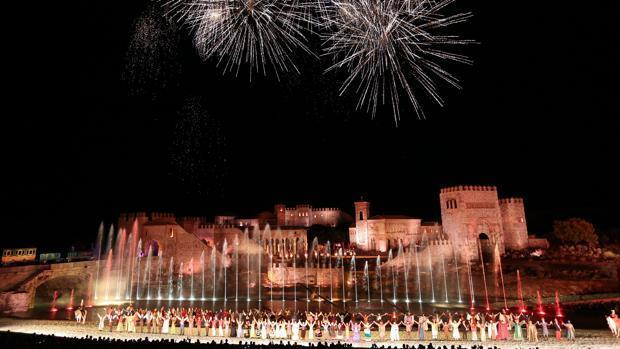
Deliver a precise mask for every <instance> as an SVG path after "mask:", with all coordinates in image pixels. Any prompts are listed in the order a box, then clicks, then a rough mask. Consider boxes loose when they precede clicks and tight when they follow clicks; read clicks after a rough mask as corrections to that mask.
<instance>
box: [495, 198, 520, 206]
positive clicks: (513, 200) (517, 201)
mask: <svg viewBox="0 0 620 349" xmlns="http://www.w3.org/2000/svg"><path fill="white" fill-rule="evenodd" d="M499 204H500V205H506V204H521V205H522V204H523V198H504V199H499Z"/></svg>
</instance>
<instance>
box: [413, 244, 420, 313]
mask: <svg viewBox="0 0 620 349" xmlns="http://www.w3.org/2000/svg"><path fill="white" fill-rule="evenodd" d="M413 255H414V256H415V271H416V278H417V281H418V303H420V307H421V306H422V283H421V279H420V258H419V257H418V246H417V245H416V244H414V245H413Z"/></svg>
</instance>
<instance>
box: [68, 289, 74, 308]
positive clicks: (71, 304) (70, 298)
mask: <svg viewBox="0 0 620 349" xmlns="http://www.w3.org/2000/svg"><path fill="white" fill-rule="evenodd" d="M67 310H73V289H71V294H70V295H69V305H68V306H67Z"/></svg>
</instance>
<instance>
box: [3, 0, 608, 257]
mask: <svg viewBox="0 0 620 349" xmlns="http://www.w3.org/2000/svg"><path fill="white" fill-rule="evenodd" d="M150 4H151V2H149V1H135V2H131V3H129V4H120V5H117V4H112V3H109V2H102V1H94V2H89V3H80V4H78V5H75V4H62V5H50V4H47V6H34V11H27V12H28V13H31V15H32V17H31V19H29V20H28V21H29V23H28V25H27V26H20V27H19V28H20V29H19V32H18V33H17V34H16V35H15V36H12V37H11V38H10V39H9V45H7V47H10V50H9V51H10V55H9V58H10V60H11V64H10V65H8V66H7V67H10V69H9V71H8V76H9V79H8V84H7V85H8V86H11V87H12V92H11V93H12V94H15V96H12V95H11V98H9V100H10V101H11V102H12V103H15V108H12V110H16V112H13V113H12V114H9V115H10V123H11V124H12V123H13V122H15V123H16V126H15V127H13V126H12V125H11V126H7V127H6V131H8V132H5V134H8V137H6V136H5V137H4V139H3V141H4V142H6V145H5V146H4V147H3V150H4V152H5V156H4V158H5V159H7V160H8V161H7V160H5V164H6V165H5V166H6V167H5V173H6V174H8V176H9V179H8V180H5V182H4V184H5V185H6V187H7V189H6V190H5V191H4V192H5V193H6V194H5V195H3V197H4V199H5V200H6V203H5V205H4V206H5V208H8V209H5V210H3V211H2V218H3V220H4V222H5V229H7V230H8V231H9V232H18V233H13V234H7V233H5V234H4V235H3V238H2V240H1V242H0V246H5V245H7V246H9V245H11V246H19V245H36V246H50V247H54V248H59V247H60V246H66V247H69V246H68V245H70V244H73V243H76V242H82V243H84V244H88V243H89V242H91V241H93V240H94V238H95V235H96V230H97V226H98V225H99V222H100V221H102V220H103V221H105V222H106V223H108V224H109V223H112V222H115V220H116V216H117V215H118V214H119V213H121V212H134V211H164V212H169V211H171V212H175V213H178V214H187V215H205V216H208V217H212V216H213V215H216V214H229V213H231V214H238V215H240V216H246V215H251V214H256V213H259V212H261V211H264V210H268V211H271V210H272V209H273V205H274V204H275V203H278V202H281V203H285V204H287V205H294V204H297V203H309V204H312V205H313V206H316V207H322V206H327V207H334V206H335V207H338V208H341V209H343V210H345V211H347V212H351V211H352V205H353V201H354V200H356V199H358V198H359V197H360V196H364V198H365V199H367V200H368V201H370V202H371V211H372V213H373V214H378V213H386V214H407V215H410V216H413V217H418V218H421V219H423V220H429V221H430V220H439V218H440V217H439V214H440V211H439V202H438V196H439V189H440V188H441V187H445V186H452V185H496V186H497V187H498V191H499V194H500V197H511V196H520V197H523V198H524V199H525V209H526V214H527V220H528V228H529V232H530V234H539V235H540V234H545V233H548V232H549V231H550V230H551V224H552V222H553V220H554V219H562V218H569V217H582V218H585V219H588V220H590V221H591V222H592V223H593V224H594V225H595V227H596V228H597V229H600V230H610V229H614V228H615V229H617V228H619V227H620V223H618V217H620V200H618V198H619V197H620V181H619V178H618V177H619V176H618V172H617V169H616V167H617V164H618V159H619V158H620V143H619V142H618V132H617V130H618V125H617V120H615V118H617V116H618V115H619V113H618V106H617V100H618V96H620V89H619V87H618V84H617V81H616V80H615V78H614V76H617V75H618V62H620V48H618V46H617V45H614V39H617V38H616V36H617V33H618V32H619V29H620V28H618V23H617V21H616V20H615V18H614V15H615V14H616V13H617V11H616V10H615V9H613V8H612V7H614V5H612V4H609V3H608V2H605V1H602V0H601V1H594V2H593V3H591V4H589V5H588V6H587V7H586V8H582V7H579V8H573V7H570V6H562V7H560V6H556V5H554V4H540V5H536V7H535V8H532V6H522V7H518V6H511V5H512V4H510V3H490V4H486V3H484V4H469V3H467V2H465V1H464V0H458V1H457V2H456V4H457V6H459V8H462V9H465V10H471V11H472V12H473V14H474V17H473V18H472V19H471V21H470V22H469V23H465V24H462V25H459V27H458V28H459V29H460V30H462V31H463V32H462V35H463V36H464V37H466V38H470V39H474V40H476V41H477V42H478V43H477V44H475V45H470V46H469V47H467V48H465V52H464V53H466V54H467V55H469V56H470V57H471V58H472V59H473V61H474V63H473V65H471V66H466V65H465V66H450V70H451V71H452V72H454V73H455V75H456V76H457V77H458V78H459V79H460V81H461V84H462V89H460V90H457V89H452V88H447V87H445V86H443V87H442V88H441V89H440V91H441V93H442V95H443V96H444V98H445V106H444V107H443V108H440V107H438V106H436V105H433V104H432V103H430V101H428V100H425V103H424V108H425V112H426V115H427V119H426V120H418V119H417V118H416V116H415V114H414V113H413V112H412V110H411V108H410V107H408V106H406V105H403V106H402V107H403V112H401V122H400V124H399V126H398V127H395V125H394V122H393V119H392V114H391V112H390V111H389V110H386V109H382V110H380V111H379V112H378V114H377V115H376V117H375V119H374V120H373V119H372V118H371V116H370V115H369V114H368V113H365V112H363V111H355V102H356V100H355V98H354V96H353V95H352V94H351V93H345V95H344V96H342V97H339V96H338V87H339V86H340V82H341V81H342V76H341V75H339V74H330V73H323V69H324V67H325V62H324V61H321V60H320V59H313V58H308V57H303V56H301V57H298V59H299V62H300V64H299V65H300V71H301V73H300V74H299V75H296V74H286V75H283V76H282V77H281V79H280V80H279V81H278V80H277V79H275V78H273V77H272V76H268V77H262V76H253V78H252V81H251V82H250V81H249V78H248V76H247V74H245V73H241V74H240V76H239V77H235V76H234V75H233V74H226V75H222V73H221V70H220V69H218V68H217V67H216V66H215V64H214V62H213V61H210V60H209V61H206V62H201V61H200V59H199V57H198V56H197V54H196V52H195V50H194V49H193V47H192V45H191V40H190V38H189V34H188V33H187V31H186V30H184V29H180V30H178V31H170V30H169V29H168V28H169V27H164V30H163V33H164V34H163V38H162V36H160V38H162V39H161V40H160V41H159V42H165V45H163V47H159V48H158V50H159V51H157V52H160V53H161V52H163V53H162V54H161V56H157V57H155V58H153V57H150V58H152V59H150V58H149V57H148V56H145V55H144V53H143V52H142V55H140V54H141V52H137V51H136V50H135V49H132V47H135V46H132V44H131V43H132V37H133V38H134V40H135V39H136V36H135V27H136V25H137V24H138V23H140V22H139V21H138V18H140V17H141V16H144V15H145V13H147V8H148V6H151V5H150ZM29 6H30V5H29ZM468 6H472V7H471V8H469V7H468ZM47 7H49V8H47ZM147 18H148V17H147ZM16 26H17V25H16ZM310 44H311V45H315V46H316V45H317V43H316V42H311V43H310ZM313 47H314V46H313ZM315 48H319V49H320V47H318V46H317V47H315ZM153 67H154V68H162V70H156V71H155V72H154V71H153V70H151V68H153ZM149 77H150V78H151V80H149V79H148V78H149ZM153 77H155V78H153ZM144 79H146V81H147V82H146V83H145V82H144V81H145V80H144Z"/></svg>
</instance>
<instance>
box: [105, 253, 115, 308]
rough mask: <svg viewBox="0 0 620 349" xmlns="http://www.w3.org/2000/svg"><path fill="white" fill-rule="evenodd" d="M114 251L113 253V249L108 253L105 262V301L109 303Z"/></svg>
mask: <svg viewBox="0 0 620 349" xmlns="http://www.w3.org/2000/svg"><path fill="white" fill-rule="evenodd" d="M113 252H114V251H112V250H111V249H110V250H109V251H108V257H107V258H106V262H105V273H104V274H103V275H104V279H105V293H104V299H105V301H108V300H109V299H110V297H109V293H110V278H111V276H112V253H113Z"/></svg>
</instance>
